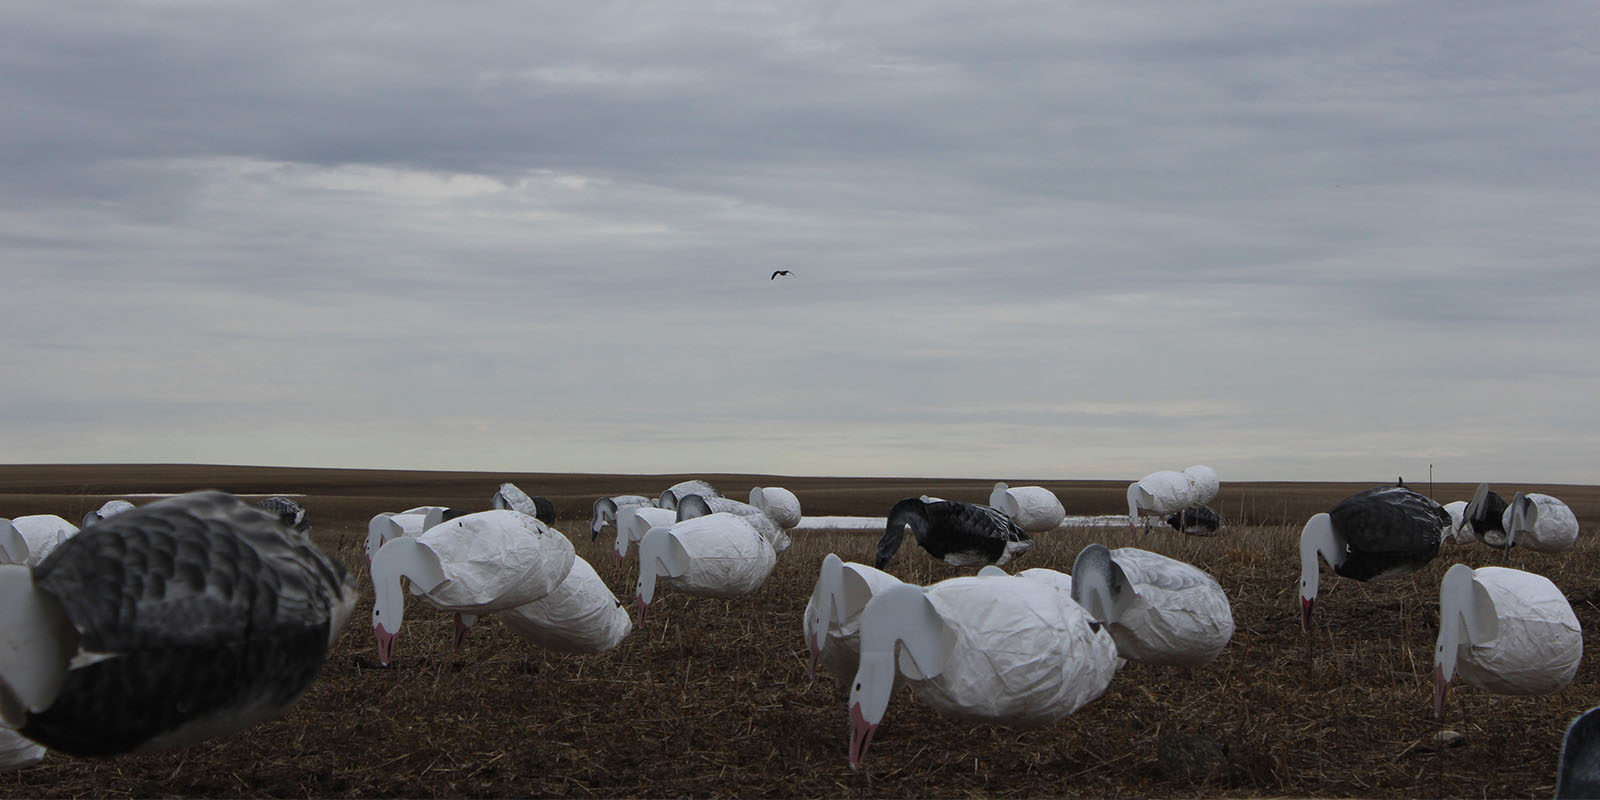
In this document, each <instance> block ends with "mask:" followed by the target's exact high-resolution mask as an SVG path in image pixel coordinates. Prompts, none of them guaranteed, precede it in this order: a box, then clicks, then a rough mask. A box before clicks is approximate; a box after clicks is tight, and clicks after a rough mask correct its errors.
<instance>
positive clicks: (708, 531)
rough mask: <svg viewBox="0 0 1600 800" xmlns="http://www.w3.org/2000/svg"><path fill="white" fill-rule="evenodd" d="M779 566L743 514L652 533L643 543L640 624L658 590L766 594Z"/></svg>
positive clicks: (703, 519) (637, 597) (710, 594)
mask: <svg viewBox="0 0 1600 800" xmlns="http://www.w3.org/2000/svg"><path fill="white" fill-rule="evenodd" d="M777 562H778V555H777V554H776V553H774V552H772V545H771V544H770V543H768V542H767V537H765V536H762V535H761V532H760V531H758V530H756V528H755V526H754V525H751V524H750V522H749V520H748V519H746V518H745V517H741V516H738V515H737V514H729V513H727V512H725V511H724V512H718V513H716V514H712V515H710V516H705V517H695V518H694V519H687V520H684V521H682V522H675V523H673V524H672V527H670V528H652V529H651V530H650V532H649V533H646V534H645V535H644V539H642V540H640V542H639V581H638V584H637V585H636V589H635V594H634V601H635V603H637V605H638V607H639V621H640V622H641V623H642V622H644V618H645V614H646V613H647V612H648V611H649V609H650V604H651V603H653V602H655V595H656V588H657V585H658V584H660V585H661V586H668V587H671V588H673V589H675V590H677V591H680V592H682V593H684V594H687V595H693V596H696V597H721V598H729V597H739V596H741V595H746V594H750V593H751V592H754V591H755V590H757V589H760V588H761V585H762V584H764V583H766V581H767V576H768V575H771V574H772V568H773V566H774V565H776V564H777Z"/></svg>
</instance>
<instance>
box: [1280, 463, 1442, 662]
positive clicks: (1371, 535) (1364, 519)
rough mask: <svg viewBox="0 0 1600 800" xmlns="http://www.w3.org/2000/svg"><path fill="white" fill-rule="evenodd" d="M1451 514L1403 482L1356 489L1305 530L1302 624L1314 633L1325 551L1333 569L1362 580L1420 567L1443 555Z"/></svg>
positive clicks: (1314, 518)
mask: <svg viewBox="0 0 1600 800" xmlns="http://www.w3.org/2000/svg"><path fill="white" fill-rule="evenodd" d="M1449 525H1450V515H1449V514H1446V513H1445V510H1444V508H1443V507H1442V506H1440V505H1439V504H1438V503H1435V502H1433V501H1432V500H1430V499H1428V498H1426V497H1423V496H1422V495H1420V494H1417V493H1416V492H1413V491H1411V490H1410V489H1407V488H1406V487H1404V486H1380V487H1377V488H1375V489H1368V490H1366V491H1364V492H1357V493H1356V494H1353V495H1351V496H1349V497H1346V498H1345V499H1343V500H1340V501H1339V502H1338V503H1337V504H1335V505H1334V507H1333V508H1332V509H1331V510H1329V511H1327V512H1326V513H1322V514H1314V515H1312V517H1311V519H1309V520H1307V521H1306V524H1305V527H1304V528H1302V529H1301V530H1300V628H1301V630H1303V631H1305V632H1306V633H1310V632H1311V612H1312V609H1313V608H1314V606H1315V604H1316V601H1317V589H1318V585H1319V583H1320V580H1321V570H1320V568H1319V566H1318V564H1317V557H1318V556H1321V557H1322V559H1323V560H1325V561H1327V562H1328V566H1330V567H1332V568H1333V571H1334V574H1336V575H1340V576H1343V577H1346V578H1350V579H1353V580H1358V581H1373V580H1385V579H1388V578H1395V577H1399V576H1401V575H1405V574H1407V573H1410V572H1415V571H1416V570H1418V569H1420V568H1421V567H1422V566H1423V565H1425V564H1427V563H1428V562H1429V561H1432V560H1433V557H1434V556H1436V555H1438V554H1439V537H1440V534H1441V532H1442V531H1444V530H1445V529H1446V528H1447V527H1449Z"/></svg>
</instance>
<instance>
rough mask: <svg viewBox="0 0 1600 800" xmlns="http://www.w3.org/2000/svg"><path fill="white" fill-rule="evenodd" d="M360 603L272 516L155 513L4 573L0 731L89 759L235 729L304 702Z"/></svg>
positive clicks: (187, 502) (172, 502)
mask: <svg viewBox="0 0 1600 800" xmlns="http://www.w3.org/2000/svg"><path fill="white" fill-rule="evenodd" d="M135 565H136V567H137V568H133V567H134V566H135ZM355 602H356V585H355V580H354V579H353V578H352V577H351V576H350V574H349V573H348V572H347V571H346V570H345V568H344V566H343V565H341V564H340V563H339V562H338V561H336V560H334V559H332V558H329V557H328V556H327V555H325V554H324V553H323V552H322V551H321V550H318V549H317V548H316V547H315V546H314V545H312V544H311V542H310V540H309V539H307V538H306V537H305V536H304V535H303V534H300V533H297V532H295V531H293V530H290V529H288V528H285V527H284V526H283V525H282V523H280V522H279V520H278V519H277V518H276V517H275V516H274V515H272V514H270V513H267V512H265V511H263V510H261V509H257V508H253V507H251V506H250V505H248V504H246V503H244V502H242V501H240V500H239V499H238V498H235V497H233V496H232V495H227V494H224V493H222V492H194V493H190V494H186V495H181V496H178V497H174V498H170V499H166V500H161V501H158V502H155V503H150V504H148V505H146V506H143V507H141V508H138V509H135V510H133V511H129V512H126V513H123V514H119V515H117V516H115V517H112V518H111V519H108V520H106V521H104V522H101V523H99V524H97V525H95V526H94V527H93V528H91V529H90V530H89V531H88V532H86V533H84V534H81V535H79V536H75V537H73V538H71V539H68V540H67V541H65V542H63V543H62V544H61V545H60V546H59V547H57V548H56V549H55V551H54V552H53V553H51V554H50V556H49V557H47V558H46V559H45V560H44V561H43V562H41V563H40V564H39V565H38V566H37V567H35V568H33V569H31V570H30V569H28V568H26V567H22V566H18V565H5V566H0V608H4V609H5V613H4V614H0V723H3V724H4V725H5V727H8V728H13V729H15V730H17V731H18V732H20V733H21V734H23V735H24V736H26V737H28V738H29V739H32V740H34V741H36V742H38V743H40V744H42V745H44V746H46V747H49V748H50V749H52V750H59V751H62V752H65V753H68V754H72V755H79V756H111V755H117V754H120V753H127V752H148V751H153V750H160V749H165V748H169V747H179V746H183V745H187V744H193V743H195V742H198V741H201V740H203V739H206V738H209V737H211V736H216V735H221V734H224V733H228V732H232V731H235V730H239V729H241V728H244V727H247V726H250V725H253V724H255V723H257V722H261V721H263V720H266V719H270V718H272V717H274V716H277V715H278V714H279V713H280V712H282V711H283V710H284V709H285V708H287V707H288V706H289V705H290V704H292V703H293V702H294V701H295V700H296V699H297V698H298V697H299V696H300V695H301V693H302V692H304V691H305V689H306V687H308V686H309V685H310V684H311V681H312V679H314V678H315V677H316V675H317V672H318V671H319V670H320V669H321V667H322V662H323V658H324V656H325V655H326V653H327V650H328V648H329V647H330V646H331V645H332V644H333V641H334V640H335V639H336V638H337V637H338V635H339V633H340V631H341V630H342V629H343V628H344V625H345V623H346V622H348V621H349V619H350V612H351V610H352V609H353V608H354V606H355Z"/></svg>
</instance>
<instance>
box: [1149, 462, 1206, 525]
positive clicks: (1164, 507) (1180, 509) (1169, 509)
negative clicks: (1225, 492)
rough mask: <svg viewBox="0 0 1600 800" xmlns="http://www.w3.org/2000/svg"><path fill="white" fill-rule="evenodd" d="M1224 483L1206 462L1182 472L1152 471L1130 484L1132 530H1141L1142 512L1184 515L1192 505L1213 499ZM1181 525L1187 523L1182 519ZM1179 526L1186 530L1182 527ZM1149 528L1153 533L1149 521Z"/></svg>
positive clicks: (1158, 514) (1200, 504)
mask: <svg viewBox="0 0 1600 800" xmlns="http://www.w3.org/2000/svg"><path fill="white" fill-rule="evenodd" d="M1221 486H1222V484H1221V482H1219V481H1218V480H1217V472H1216V470H1213V469H1212V468H1210V467H1208V466H1206V465H1204V464H1196V465H1194V466H1192V467H1188V468H1187V469H1184V470H1183V471H1181V472H1179V471H1176V470H1163V471H1161V472H1152V473H1150V474H1149V475H1146V476H1144V477H1143V478H1140V479H1139V480H1137V481H1135V482H1133V483H1130V484H1128V531H1129V532H1130V533H1138V521H1139V517H1140V512H1141V511H1148V512H1150V513H1151V514H1154V515H1156V516H1160V517H1165V516H1166V515H1168V514H1172V513H1178V514H1180V515H1182V514H1183V513H1184V512H1185V511H1186V510H1187V509H1189V508H1193V507H1194V506H1203V505H1205V504H1206V503H1209V502H1211V500H1212V498H1215V497H1216V496H1217V492H1218V491H1219V490H1220V489H1221ZM1180 525H1183V523H1181V522H1180ZM1185 527H1186V526H1185ZM1179 529H1180V530H1182V527H1180V528H1179ZM1145 531H1146V532H1149V524H1148V521H1147V522H1146V525H1145Z"/></svg>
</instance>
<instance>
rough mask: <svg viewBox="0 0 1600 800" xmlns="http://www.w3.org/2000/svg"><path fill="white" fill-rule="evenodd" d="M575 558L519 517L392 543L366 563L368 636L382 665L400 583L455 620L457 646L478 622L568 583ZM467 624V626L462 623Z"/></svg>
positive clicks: (508, 514) (450, 526)
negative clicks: (369, 610)
mask: <svg viewBox="0 0 1600 800" xmlns="http://www.w3.org/2000/svg"><path fill="white" fill-rule="evenodd" d="M575 558H576V554H575V553H574V552H573V549H572V542H570V541H567V537H565V536H562V535H561V534H560V533H558V532H556V531H553V530H551V529H550V528H549V527H548V526H547V525H545V524H544V523H543V522H540V521H539V520H537V519H534V518H533V517H530V516H528V515H527V514H523V513H521V512H519V511H510V510H503V509H496V510H493V511H480V512H478V513H476V514H468V515H466V516H463V517H457V518H456V519H453V520H450V521H449V522H444V523H441V524H439V525H435V526H434V527H432V528H429V529H428V531H427V532H426V533H423V534H422V535H421V536H417V537H415V538H413V537H401V538H398V539H393V540H391V541H389V542H388V543H387V544H385V545H384V546H383V547H382V548H380V549H379V550H378V554H377V555H376V556H374V557H373V559H372V588H373V592H374V594H375V595H376V598H377V599H376V602H375V603H373V606H372V633H373V636H374V637H376V638H377V640H378V661H379V663H382V664H388V663H389V660H390V658H391V657H392V656H393V654H394V642H395V638H396V637H397V636H399V634H400V625H401V623H402V622H403V621H404V619H405V594H404V591H403V590H402V588H401V585H400V579H401V578H402V577H404V578H407V579H409V580H410V582H411V592H412V594H418V595H421V596H422V599H423V600H425V601H427V602H428V603H429V604H430V605H432V606H434V607H435V608H438V609H441V610H444V611H453V612H456V613H458V614H461V615H462V617H461V618H459V619H458V621H457V628H456V637H457V641H456V643H455V644H456V646H457V647H459V646H460V638H461V637H463V636H465V634H466V627H467V626H470V625H471V622H472V621H474V620H476V618H477V616H479V615H482V614H490V613H494V612H496V611H504V610H506V609H509V608H516V607H517V606H520V605H526V604H527V603H531V602H533V601H535V600H538V599H539V598H541V597H544V596H545V595H547V594H549V593H550V592H551V591H553V590H555V588H556V587H558V586H560V585H561V582H562V581H564V580H566V577H567V573H568V572H570V571H571V570H572V564H573V560H574V559H575ZM468 617H470V619H468Z"/></svg>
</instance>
